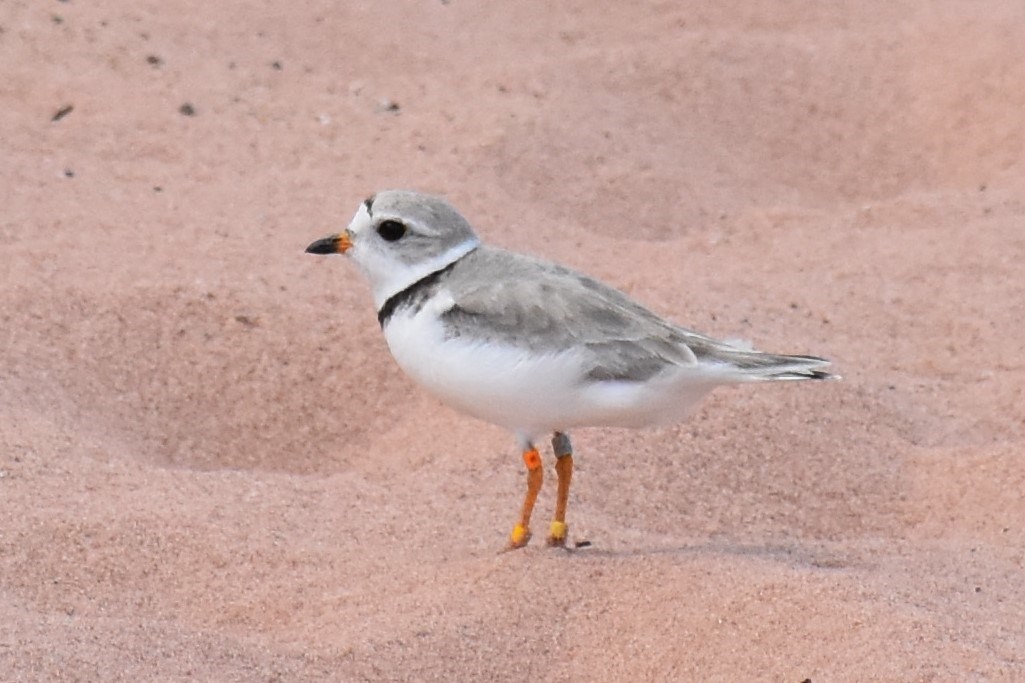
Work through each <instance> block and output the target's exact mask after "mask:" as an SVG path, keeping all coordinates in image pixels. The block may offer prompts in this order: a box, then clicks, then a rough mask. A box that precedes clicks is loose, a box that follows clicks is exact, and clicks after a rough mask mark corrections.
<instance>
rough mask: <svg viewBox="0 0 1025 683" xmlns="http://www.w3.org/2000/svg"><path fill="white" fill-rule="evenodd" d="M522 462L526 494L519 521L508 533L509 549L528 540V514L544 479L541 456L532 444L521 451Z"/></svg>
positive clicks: (520, 546)
mask: <svg viewBox="0 0 1025 683" xmlns="http://www.w3.org/2000/svg"><path fill="white" fill-rule="evenodd" d="M523 462H524V464H525V465H526V466H527V495H526V497H525V498H524V499H523V510H522V511H521V512H520V523H519V524H517V525H516V526H514V527H513V530H512V533H511V534H510V535H509V549H510V550H512V549H514V548H522V547H523V546H525V545H527V541H529V540H530V515H531V513H532V512H534V503H535V502H536V501H537V494H538V491H540V490H541V482H542V481H543V480H544V469H543V468H542V467H541V456H540V455H539V454H538V452H537V449H536V448H534V446H533V445H531V446H530V448H528V449H527V450H525V451H523Z"/></svg>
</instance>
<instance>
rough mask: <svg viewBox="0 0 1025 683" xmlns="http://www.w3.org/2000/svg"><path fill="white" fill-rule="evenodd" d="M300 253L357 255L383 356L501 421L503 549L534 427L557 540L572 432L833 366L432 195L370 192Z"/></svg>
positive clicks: (808, 376) (563, 535) (657, 415)
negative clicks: (612, 277)
mask: <svg viewBox="0 0 1025 683" xmlns="http://www.w3.org/2000/svg"><path fill="white" fill-rule="evenodd" d="M306 252H307V253H311V254H321V255H326V254H344V255H345V256H347V257H350V258H351V259H352V260H353V261H354V262H355V264H356V265H357V266H358V268H359V270H360V271H362V274H363V275H364V276H365V279H366V280H367V282H368V283H369V285H370V289H371V293H372V296H373V301H374V306H375V308H376V309H377V320H378V322H379V323H380V326H381V329H382V331H383V333H384V338H385V341H386V342H387V345H388V348H389V350H390V351H391V354H392V356H393V357H394V359H395V361H396V362H397V363H398V365H399V367H400V368H401V369H402V370H403V371H405V373H406V374H407V375H409V376H410V377H411V378H412V379H413V380H414V381H415V382H416V383H418V384H419V385H421V386H422V387H423V388H425V389H426V390H427V391H428V392H430V393H432V394H434V395H435V396H436V397H438V398H439V399H441V401H442V402H444V403H446V404H448V405H450V406H451V407H453V408H455V409H456V410H459V411H461V412H463V413H466V414H468V415H470V416H473V417H476V418H478V419H480V420H483V421H486V422H489V423H492V424H494V425H498V426H500V427H504V428H505V429H507V430H509V431H510V432H512V433H513V435H514V436H515V438H516V441H517V445H518V447H519V449H520V453H521V454H522V458H523V462H524V465H525V466H526V471H527V490H526V494H525V496H524V499H523V504H522V507H521V509H520V515H519V519H518V521H517V522H516V523H515V525H514V526H513V529H512V532H511V533H510V534H509V537H508V542H507V544H506V549H510V550H512V549H517V548H522V547H524V546H526V545H527V544H528V542H529V541H530V538H531V536H532V533H531V526H530V522H531V517H532V513H533V510H534V504H535V501H536V500H537V496H538V492H539V491H540V490H541V487H542V483H543V479H544V474H543V473H544V468H543V464H542V459H541V456H540V454H539V451H538V447H537V443H538V442H539V440H540V439H541V438H542V437H547V436H548V435H549V434H550V435H551V444H552V450H553V452H554V455H555V471H556V475H557V492H556V503H555V512H554V515H553V518H552V521H551V523H550V525H549V528H548V537H547V544H548V545H549V546H554V547H566V539H567V535H568V529H569V527H568V524H567V522H566V508H567V504H568V499H569V490H570V482H571V480H572V476H573V447H572V443H571V441H570V430H573V429H576V428H584V427H630V428H641V427H648V426H656V425H666V424H672V423H675V422H678V421H680V420H682V419H683V418H684V417H686V415H687V413H688V412H689V411H690V410H691V409H692V408H693V407H694V405H695V404H696V403H697V402H698V401H699V400H700V399H701V398H703V397H704V396H705V395H706V394H708V393H709V392H710V391H711V390H712V389H714V388H715V387H717V386H720V385H730V384H743V383H749V382H765V381H777V380H827V379H834V378H836V377H837V376H836V375H833V374H831V373H830V372H829V371H827V370H826V368H827V367H829V365H830V362H829V361H828V360H826V359H824V358H819V357H817V356H807V355H782V354H773V353H762V352H759V351H755V350H753V349H752V348H750V346H749V345H748V346H745V345H743V344H740V343H737V342H731V341H721V340H717V339H714V338H712V337H709V336H706V335H704V334H701V333H699V332H696V331H693V330H690V329H687V328H685V327H681V326H679V325H676V324H675V323H672V322H670V321H668V320H666V319H664V318H662V317H660V316H658V315H656V314H655V313H653V312H651V311H650V310H648V309H647V308H645V307H644V306H643V305H641V304H640V303H638V302H636V301H635V300H634V299H632V298H630V297H629V296H628V295H626V294H625V293H623V292H621V291H619V290H618V289H615V288H613V287H611V286H610V285H607V284H604V283H603V282H600V281H599V280H597V279H594V278H592V277H589V276H587V275H585V274H582V273H579V272H576V271H574V270H571V269H569V268H567V267H564V266H562V265H558V264H556V263H553V262H549V261H545V260H541V259H538V258H535V257H532V256H528V255H525V254H520V253H517V252H513V251H508V250H505V249H501V248H498V247H494V246H489V245H487V244H484V243H482V242H481V240H480V238H479V237H478V236H477V233H476V232H475V230H474V229H473V227H472V226H471V225H470V223H469V222H468V221H467V219H466V218H464V217H463V216H462V214H460V213H459V212H458V211H457V210H456V209H455V208H454V207H453V206H452V204H450V203H449V202H448V201H447V200H446V199H444V198H442V197H440V196H435V195H431V194H424V193H421V192H416V191H411V190H385V191H381V192H378V193H376V194H374V195H372V196H370V197H368V198H367V199H366V200H364V201H363V202H362V203H361V204H360V205H359V207H358V209H357V211H356V214H355V215H354V216H353V218H352V220H351V222H350V223H349V224H348V227H346V228H345V229H344V230H342V231H340V232H337V233H335V234H332V235H329V236H327V237H324V238H322V239H318V240H316V241H314V242H312V243H311V244H310V245H309V246H308V247H307V248H306Z"/></svg>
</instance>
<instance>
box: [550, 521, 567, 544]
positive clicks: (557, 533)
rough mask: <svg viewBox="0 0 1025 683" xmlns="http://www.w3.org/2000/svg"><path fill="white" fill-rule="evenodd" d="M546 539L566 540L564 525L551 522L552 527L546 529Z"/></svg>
mask: <svg viewBox="0 0 1025 683" xmlns="http://www.w3.org/2000/svg"><path fill="white" fill-rule="evenodd" d="M548 537H549V538H551V539H554V540H562V539H564V538H566V523H565V522H552V525H551V526H550V527H548Z"/></svg>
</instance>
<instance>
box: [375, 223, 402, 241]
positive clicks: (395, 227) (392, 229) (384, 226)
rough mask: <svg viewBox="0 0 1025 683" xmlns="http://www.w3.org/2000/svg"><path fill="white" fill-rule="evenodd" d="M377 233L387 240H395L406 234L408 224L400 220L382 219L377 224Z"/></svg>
mask: <svg viewBox="0 0 1025 683" xmlns="http://www.w3.org/2000/svg"><path fill="white" fill-rule="evenodd" d="M377 234H378V235H380V236H381V239H383V240H384V241H385V242H394V241H395V240H397V239H399V238H401V237H402V236H403V235H405V234H406V226H404V225H403V224H402V223H399V222H398V221H381V224H380V225H378V226H377Z"/></svg>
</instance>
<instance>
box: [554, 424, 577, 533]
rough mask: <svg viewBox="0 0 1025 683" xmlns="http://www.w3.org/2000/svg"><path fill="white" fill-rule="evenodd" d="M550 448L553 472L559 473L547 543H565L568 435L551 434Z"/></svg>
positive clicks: (570, 449) (570, 472) (569, 461)
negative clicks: (552, 458) (553, 453)
mask: <svg viewBox="0 0 1025 683" xmlns="http://www.w3.org/2000/svg"><path fill="white" fill-rule="evenodd" d="M552 450H553V451H555V472H556V474H558V475H559V490H558V493H557V494H556V497H555V518H554V519H553V520H552V524H551V526H550V527H549V529H548V545H549V546H555V547H559V548H561V547H563V546H565V545H566V530H567V529H568V527H567V526H566V503H567V501H568V500H569V482H570V479H572V478H573V446H572V444H570V442H569V436H567V435H566V434H563V433H562V432H555V434H553V435H552Z"/></svg>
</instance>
